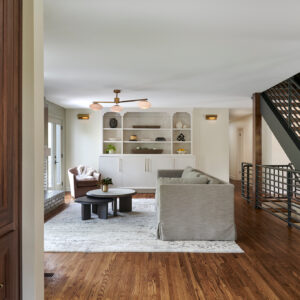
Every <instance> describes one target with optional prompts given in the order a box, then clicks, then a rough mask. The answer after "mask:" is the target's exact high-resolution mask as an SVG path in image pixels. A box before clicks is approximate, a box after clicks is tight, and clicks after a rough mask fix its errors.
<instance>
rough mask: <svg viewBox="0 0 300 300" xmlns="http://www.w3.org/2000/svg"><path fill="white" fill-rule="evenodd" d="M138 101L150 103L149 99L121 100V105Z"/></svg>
mask: <svg viewBox="0 0 300 300" xmlns="http://www.w3.org/2000/svg"><path fill="white" fill-rule="evenodd" d="M137 101H148V99H147V98H145V99H133V100H120V103H122V102H137Z"/></svg>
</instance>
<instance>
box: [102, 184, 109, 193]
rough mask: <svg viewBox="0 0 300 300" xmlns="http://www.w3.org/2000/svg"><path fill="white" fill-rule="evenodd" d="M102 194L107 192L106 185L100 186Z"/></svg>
mask: <svg viewBox="0 0 300 300" xmlns="http://www.w3.org/2000/svg"><path fill="white" fill-rule="evenodd" d="M102 192H104V193H106V192H108V184H102Z"/></svg>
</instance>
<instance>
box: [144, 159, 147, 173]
mask: <svg viewBox="0 0 300 300" xmlns="http://www.w3.org/2000/svg"><path fill="white" fill-rule="evenodd" d="M144 169H145V173H146V172H147V158H146V157H145V164H144Z"/></svg>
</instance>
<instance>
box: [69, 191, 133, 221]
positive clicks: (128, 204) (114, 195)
mask: <svg viewBox="0 0 300 300" xmlns="http://www.w3.org/2000/svg"><path fill="white" fill-rule="evenodd" d="M134 194H136V191H135V190H132V189H122V188H110V189H109V190H108V192H103V191H102V190H101V189H97V190H92V191H89V192H87V193H86V196H84V197H80V198H78V199H76V200H75V202H77V203H80V204H81V218H82V220H87V219H89V218H90V217H91V206H92V211H93V213H97V214H98V216H99V218H101V219H107V218H108V203H109V202H112V204H113V205H112V207H113V213H114V216H116V215H117V199H119V211H120V212H130V211H132V195H134Z"/></svg>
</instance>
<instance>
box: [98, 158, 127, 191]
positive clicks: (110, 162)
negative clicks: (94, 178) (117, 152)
mask: <svg viewBox="0 0 300 300" xmlns="http://www.w3.org/2000/svg"><path fill="white" fill-rule="evenodd" d="M99 170H100V173H101V177H102V178H105V177H110V178H112V181H113V186H114V187H120V186H123V173H122V158H121V156H106V157H103V156H100V158H99Z"/></svg>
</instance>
